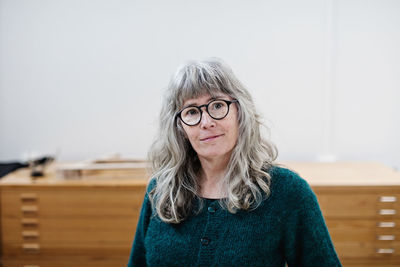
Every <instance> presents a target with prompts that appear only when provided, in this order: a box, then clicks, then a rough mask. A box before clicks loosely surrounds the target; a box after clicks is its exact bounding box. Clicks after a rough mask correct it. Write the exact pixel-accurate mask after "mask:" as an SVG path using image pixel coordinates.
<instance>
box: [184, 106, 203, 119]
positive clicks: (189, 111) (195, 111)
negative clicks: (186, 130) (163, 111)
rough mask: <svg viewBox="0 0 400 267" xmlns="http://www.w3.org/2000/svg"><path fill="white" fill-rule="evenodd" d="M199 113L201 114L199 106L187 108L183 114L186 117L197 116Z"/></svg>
mask: <svg viewBox="0 0 400 267" xmlns="http://www.w3.org/2000/svg"><path fill="white" fill-rule="evenodd" d="M197 114H199V111H198V109H197V108H194V107H188V108H185V109H184V110H183V112H182V115H183V116H184V117H193V116H196V115H197Z"/></svg>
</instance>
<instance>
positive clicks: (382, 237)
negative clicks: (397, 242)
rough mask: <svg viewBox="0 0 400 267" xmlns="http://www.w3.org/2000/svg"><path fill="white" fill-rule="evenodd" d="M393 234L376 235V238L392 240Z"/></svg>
mask: <svg viewBox="0 0 400 267" xmlns="http://www.w3.org/2000/svg"><path fill="white" fill-rule="evenodd" d="M394 239H395V236H394V235H378V240H394Z"/></svg>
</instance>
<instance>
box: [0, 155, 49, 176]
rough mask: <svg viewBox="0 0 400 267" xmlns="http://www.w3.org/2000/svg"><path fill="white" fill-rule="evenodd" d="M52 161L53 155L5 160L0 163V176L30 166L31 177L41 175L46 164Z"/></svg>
mask: <svg viewBox="0 0 400 267" xmlns="http://www.w3.org/2000/svg"><path fill="white" fill-rule="evenodd" d="M53 161H54V157H51V156H45V157H41V158H38V159H34V160H30V161H28V162H7V163H0V178H1V177H3V176H6V175H7V174H9V173H11V172H13V171H15V170H18V169H20V168H27V167H30V168H31V176H32V177H41V176H43V172H44V169H45V167H46V165H47V164H49V163H51V162H53Z"/></svg>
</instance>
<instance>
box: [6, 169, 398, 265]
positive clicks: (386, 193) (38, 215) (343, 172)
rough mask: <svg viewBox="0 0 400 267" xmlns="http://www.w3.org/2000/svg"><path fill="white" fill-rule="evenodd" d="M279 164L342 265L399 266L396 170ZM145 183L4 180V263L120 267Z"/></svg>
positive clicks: (141, 175) (22, 175)
mask: <svg viewBox="0 0 400 267" xmlns="http://www.w3.org/2000/svg"><path fill="white" fill-rule="evenodd" d="M284 165H285V166H287V167H289V168H291V169H293V170H295V171H296V172H298V173H299V174H300V175H301V176H302V177H303V178H304V179H306V180H307V181H308V182H309V183H310V185H311V187H312V188H313V190H314V192H315V193H316V195H317V197H318V201H319V203H320V206H321V210H322V212H323V214H324V217H325V220H326V223H327V225H328V228H329V231H330V234H331V237H332V240H333V242H334V245H335V247H336V250H337V252H338V255H339V257H340V259H341V261H342V264H343V266H350V267H356V266H358V267H361V266H378V267H379V266H400V203H399V202H400V174H399V173H398V172H395V171H394V170H392V169H390V168H388V167H386V166H384V165H382V164H377V163H305V162H303V163H295V162H289V163H286V164H284ZM147 182H148V179H147V174H146V171H145V170H144V169H141V170H137V171H136V172H135V175H133V176H132V177H131V178H129V179H120V178H110V179H107V178H104V177H102V178H101V179H96V178H93V179H89V180H88V179H82V180H72V181H64V180H57V179H56V178H55V177H53V176H52V175H51V174H50V175H48V176H46V177H44V178H40V179H37V180H36V181H31V179H30V178H29V175H28V173H27V172H26V171H19V172H16V173H14V174H12V175H9V176H6V177H4V178H3V179H2V180H1V182H0V190H1V192H0V193H1V198H0V199H1V230H2V231H1V248H2V264H3V266H4V267H14V266H18V267H22V266H25V267H28V266H30V267H33V266H37V267H38V266H40V267H47V266H49V267H54V266H60V267H63V266H83V267H85V266H87V267H89V266H90V267H92V266H93V267H94V266H96V267H114V266H125V265H126V263H127V261H128V257H129V253H130V248H131V242H132V240H133V237H134V232H135V228H136V223H137V219H138V216H139V212H140V207H141V204H142V200H143V196H144V192H145V187H146V184H147ZM316 249H317V248H316Z"/></svg>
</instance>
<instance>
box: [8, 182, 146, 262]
mask: <svg viewBox="0 0 400 267" xmlns="http://www.w3.org/2000/svg"><path fill="white" fill-rule="evenodd" d="M144 191H145V187H144V186H142V187H138V188H130V189H129V190H127V189H124V188H120V187H116V188H113V187H110V188H76V189H74V190H61V188H56V189H55V188H51V190H37V191H36V192H34V193H35V194H36V196H37V198H36V200H35V201H36V203H32V202H31V203H26V201H21V198H20V196H21V193H25V192H20V191H19V190H10V191H7V192H3V194H2V204H3V209H2V230H3V237H2V238H3V258H5V259H13V258H15V257H19V258H21V256H22V257H25V256H26V257H34V259H36V258H38V257H39V258H40V257H42V256H44V255H45V256H46V257H53V256H54V257H55V256H57V255H58V256H62V255H64V256H66V255H68V256H71V257H76V256H82V257H83V256H90V257H94V258H96V257H102V258H104V259H109V258H110V257H115V256H118V257H122V258H123V259H125V258H126V257H127V255H129V250H130V247H131V244H132V240H133V236H134V233H135V228H136V224H137V220H138V217H139V213H140V208H141V204H142V201H143V196H144ZM31 193H32V192H30V194H31ZM27 206H28V207H29V208H26V207H27ZM31 206H34V207H35V208H34V209H33V208H31ZM24 255H25V256H24ZM53 266H54V265H53ZM109 266H112V265H109ZM114 266H116V265H114Z"/></svg>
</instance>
